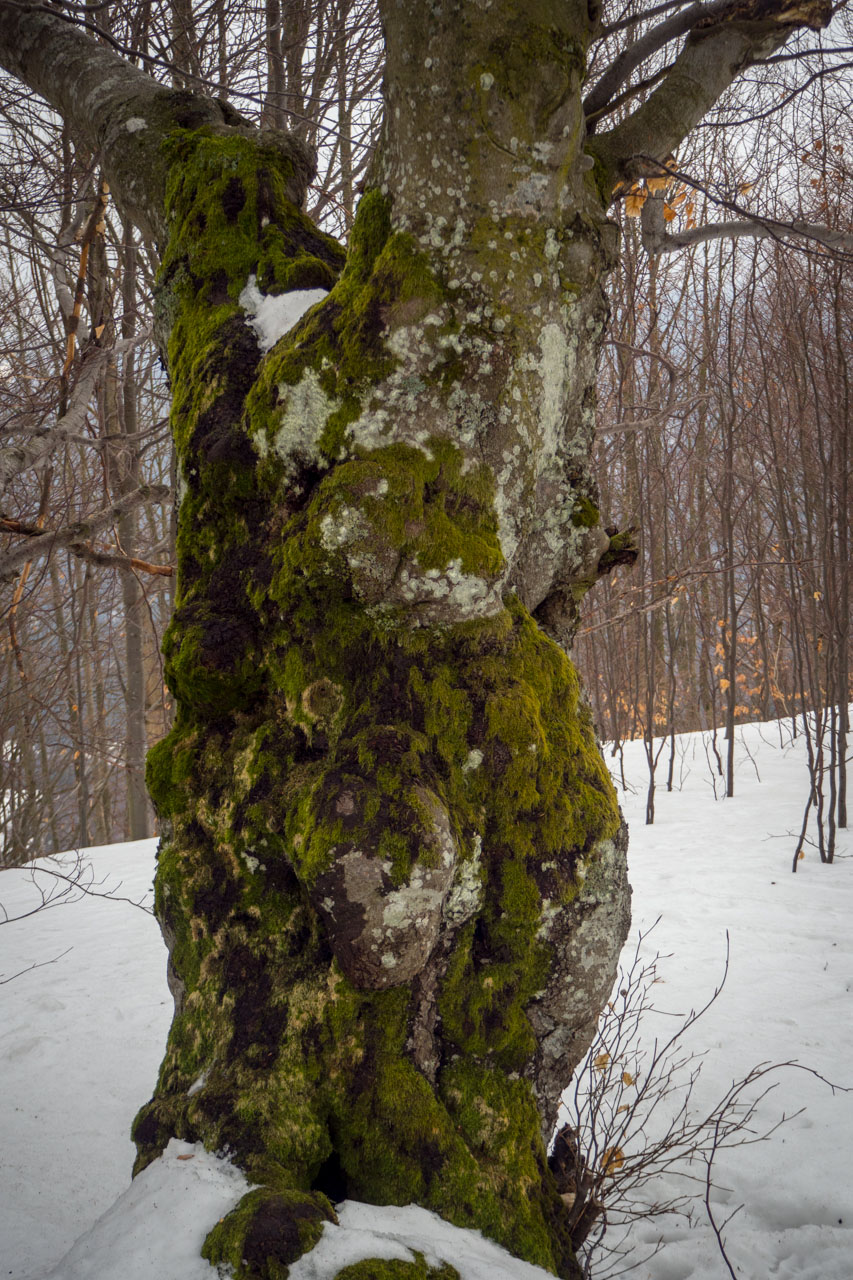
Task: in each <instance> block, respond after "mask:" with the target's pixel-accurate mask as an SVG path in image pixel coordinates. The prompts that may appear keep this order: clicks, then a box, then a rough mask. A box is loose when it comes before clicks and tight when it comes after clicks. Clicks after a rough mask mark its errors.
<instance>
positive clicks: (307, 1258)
mask: <svg viewBox="0 0 853 1280" xmlns="http://www.w3.org/2000/svg"><path fill="white" fill-rule="evenodd" d="M336 1211H337V1215H338V1223H339V1225H338V1226H334V1225H333V1224H332V1223H330V1222H327V1223H325V1224H324V1226H323V1234H322V1236H321V1237H320V1240H319V1242H318V1243H317V1245H316V1246H315V1247H314V1248H313V1249H312V1250H311V1252H310V1253H306V1254H304V1255H303V1256H302V1257H301V1258H300V1259H299V1260H298V1261H297V1262H295V1263H293V1265H292V1266H291V1268H290V1272H289V1280H333V1277H334V1276H336V1275H337V1274H338V1272H339V1271H341V1270H343V1268H344V1267H349V1266H352V1265H353V1264H354V1263H356V1262H363V1261H364V1260H365V1259H366V1258H385V1259H393V1258H398V1259H400V1260H401V1261H403V1262H413V1261H414V1255H415V1253H416V1252H417V1253H422V1254H423V1256H424V1258H425V1259H426V1262H427V1265H428V1266H430V1267H439V1266H441V1264H442V1263H444V1262H449V1263H450V1264H451V1265H452V1266H454V1267H455V1268H456V1270H457V1271H458V1272H459V1275H460V1277H461V1280H553V1278H552V1277H550V1274H549V1272H547V1271H543V1270H542V1268H541V1267H534V1266H531V1265H530V1263H529V1262H520V1261H519V1260H518V1258H513V1257H512V1255H511V1254H509V1253H507V1252H506V1250H505V1249H502V1248H501V1247H500V1245H497V1244H494V1243H493V1242H492V1241H491V1240H487V1239H486V1238H485V1236H483V1235H481V1234H480V1232H479V1231H469V1230H466V1229H464V1228H462V1227H454V1226H452V1225H451V1223H449V1222H445V1221H444V1219H443V1218H440V1217H439V1216H438V1214H436V1213H430V1212H429V1210H428V1209H421V1208H420V1207H419V1206H418V1205H415V1204H410V1205H406V1207H405V1208H397V1207H395V1206H394V1205H387V1206H384V1205H375V1204H360V1203H358V1202H357V1201H355V1200H345V1201H344V1202H343V1204H339V1205H336Z"/></svg>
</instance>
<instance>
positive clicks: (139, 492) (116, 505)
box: [0, 484, 172, 581]
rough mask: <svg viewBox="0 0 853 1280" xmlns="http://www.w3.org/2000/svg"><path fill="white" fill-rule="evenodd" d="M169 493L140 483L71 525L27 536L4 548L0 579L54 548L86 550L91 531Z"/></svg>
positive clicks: (157, 500) (0, 560) (103, 526)
mask: <svg viewBox="0 0 853 1280" xmlns="http://www.w3.org/2000/svg"><path fill="white" fill-rule="evenodd" d="M171 492H172V491H171V489H170V488H169V486H168V485H165V484H151V485H141V486H140V488H138V489H134V490H132V491H131V492H130V493H127V494H124V495H123V496H122V497H121V498H118V499H117V500H116V501H115V502H113V503H112V504H111V505H110V506H109V507H104V508H102V510H100V511H96V512H94V514H93V515H91V516H89V517H88V518H87V519H86V520H78V521H76V522H75V523H74V524H70V525H66V526H65V528H64V529H53V530H50V531H49V532H47V533H41V534H38V535H37V536H32V537H29V540H28V541H27V542H22V543H21V544H20V545H19V546H17V547H13V548H12V550H11V551H7V552H6V554H5V555H4V556H0V581H2V579H3V578H6V577H8V576H9V575H10V574H11V573H13V572H14V571H15V569H17V567H18V566H19V565H22V564H26V562H27V561H28V560H38V559H41V558H42V557H43V556H48V555H50V553H51V552H52V551H54V550H55V549H56V548H57V547H68V548H70V549H71V550H72V551H73V550H74V549H75V547H76V548H80V547H81V546H82V547H83V548H84V549H86V548H87V544H88V543H89V541H90V539H91V538H92V536H93V535H94V534H96V533H100V532H101V530H102V529H107V528H109V526H110V525H112V524H115V523H116V522H117V521H118V520H119V518H120V517H121V516H123V515H125V514H126V513H127V512H128V511H133V510H135V509H136V508H137V507H142V506H145V505H146V504H147V503H149V502H165V501H166V499H167V498H169V497H171ZM5 519H8V517H6V518H5ZM19 531H20V530H19Z"/></svg>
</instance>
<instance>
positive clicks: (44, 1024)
mask: <svg viewBox="0 0 853 1280" xmlns="http://www.w3.org/2000/svg"><path fill="white" fill-rule="evenodd" d="M742 739H743V740H742V744H741V746H740V749H739V765H738V773H737V781H736V795H735V797H734V798H733V799H731V800H722V799H715V798H714V791H713V786H712V783H711V774H710V771H709V767H708V763H707V758H706V755H707V753H706V745H705V743H704V742H703V739H702V736H701V735H690V736H687V737H685V738H684V739H681V740H680V741H679V756H678V761H677V767H676V787H677V788H679V789H677V790H675V791H674V792H673V793H672V794H667V793H666V792H665V790H659V791H658V794H657V817H656V822H655V825H654V826H653V827H646V826H644V825H643V817H644V806H645V795H644V785H645V783H644V769H645V765H644V759H643V754H642V746H641V744H629V745H628V746H627V747H626V753H625V755H626V774H627V777H628V781H629V784H631V785H632V786H633V787H634V788H635V790H633V791H630V790H629V792H628V793H627V794H626V795H625V796H624V798H623V805H624V808H625V812H626V816H627V817H628V820H629V822H630V824H631V832H632V834H631V850H630V854H629V859H630V868H631V879H632V883H633V885H634V933H633V935H632V939H631V940H630V941H629V944H628V947H627V948H626V955H628V954H629V953H630V954H632V953H633V950H634V946H635V942H636V930H637V929H638V928H640V929H647V928H648V927H649V926H650V925H651V924H652V923H653V922H654V920H655V919H656V918H657V917H658V916H659V915H660V916H661V917H662V918H661V920H660V923H659V924H658V926H657V928H656V929H655V930H654V932H653V934H652V935H651V937H650V938H649V939H648V940H647V943H646V949H647V952H649V953H652V954H653V953H654V951H660V952H661V953H662V955H664V956H666V955H668V954H670V953H671V958H669V959H663V960H661V962H660V964H659V968H658V972H659V975H660V977H661V978H662V979H663V981H662V982H661V983H660V984H659V985H658V986H657V987H656V988H655V989H654V993H655V1003H656V1005H657V1006H658V1007H659V1008H661V1009H664V1010H667V1011H670V1012H679V1013H686V1012H687V1011H688V1010H689V1009H690V1008H691V1007H695V1006H698V1005H700V1004H702V1003H703V1002H704V1000H705V999H706V998H707V997H708V996H709V995H710V994H711V992H712V991H713V989H714V986H715V985H716V984H717V982H718V980H719V978H720V976H721V973H722V969H723V963H724V958H725V948H726V941H725V935H726V931H727V930H728V932H729V935H730V939H731V963H730V969H729V976H728V981H727V983H726V986H725V989H724V991H723V993H722V995H721V997H720V999H719V1000H718V1001H717V1002H716V1004H715V1005H714V1006H713V1007H712V1009H711V1010H710V1011H709V1013H708V1014H707V1015H706V1016H705V1017H704V1018H703V1019H702V1020H701V1021H700V1022H699V1023H698V1024H697V1026H696V1027H695V1028H694V1029H693V1030H692V1032H691V1038H690V1041H689V1046H688V1047H689V1048H692V1049H695V1050H696V1051H707V1055H706V1058H705V1059H704V1065H703V1071H702V1076H701V1078H700V1080H699V1082H698V1084H697V1086H696V1089H695V1090H694V1099H693V1102H694V1105H696V1106H697V1107H698V1106H701V1105H702V1104H707V1105H711V1104H713V1102H715V1101H716V1100H717V1098H718V1097H719V1096H721V1095H722V1094H723V1093H724V1092H725V1090H726V1089H727V1088H728V1087H729V1085H730V1084H731V1082H732V1081H733V1080H736V1079H740V1078H741V1077H742V1076H744V1075H745V1074H746V1073H747V1072H748V1071H749V1070H750V1068H751V1067H752V1066H754V1065H755V1064H756V1063H758V1062H764V1061H776V1062H784V1061H788V1060H789V1059H793V1058H796V1059H797V1060H799V1061H800V1062H802V1063H804V1064H806V1065H809V1066H812V1067H815V1068H816V1069H817V1070H819V1071H820V1072H821V1073H822V1074H823V1075H825V1076H827V1077H829V1078H830V1079H832V1080H834V1081H836V1082H837V1083H840V1084H843V1085H853V1018H851V1002H853V929H851V920H853V873H852V871H853V863H851V861H850V860H849V855H850V854H851V852H853V847H851V841H850V838H849V836H848V835H847V834H846V833H844V834H843V838H842V842H841V846H842V847H841V850H840V852H841V853H842V854H845V855H846V856H845V857H844V858H840V859H839V860H838V861H837V862H836V864H835V865H834V866H831V867H827V866H821V864H820V863H819V861H818V859H817V854H816V853H815V852H814V851H812V850H809V851H808V852H807V856H806V858H805V859H804V861H802V862H800V864H799V870H798V873H797V875H796V876H794V875H792V874H791V872H790V864H791V856H792V852H793V849H794V844H795V837H796V833H797V832H798V831H799V826H800V819H801V813H802V807H803V803H804V801H805V787H806V775H805V769H804V765H803V760H802V751H801V745H802V740H800V741H798V742H797V743H795V744H791V743H790V741H789V738H788V735H787V734H783V735H782V738H781V741H780V732H779V729H778V727H777V726H775V725H768V726H757V725H753V726H748V727H746V728H745V729H744V730H743V731H742ZM659 776H660V777H661V779H664V778H665V768H664V764H663V762H662V764H661V767H660V770H659ZM717 790H718V794H720V788H719V780H718V786H717ZM153 853H154V842H153V841H140V842H137V843H136V844H129V845H117V846H112V847H109V848H104V849H97V850H91V851H87V856H88V857H90V858H91V863H92V866H93V869H94V873H95V878H96V880H100V879H101V878H102V877H105V878H106V883H104V884H103V885H101V886H97V885H96V886H93V887H96V888H98V887H99V888H100V890H101V891H104V890H106V889H108V888H110V887H113V886H117V885H118V882H119V881H121V887H120V888H119V889H118V890H117V892H118V893H119V895H121V896H122V897H127V898H131V899H134V900H136V899H139V898H140V897H141V896H142V895H143V894H144V892H145V890H146V889H147V888H148V886H149V885H150V880H151V874H152V869H153ZM46 865H47V866H50V865H52V864H51V863H47V864H46ZM41 878H42V880H43V881H44V877H41ZM37 902H38V893H37V891H36V889H35V888H34V886H33V884H32V882H31V879H30V875H29V873H28V872H25V871H5V872H2V873H0V903H2V904H3V906H4V907H5V909H6V911H7V912H8V914H9V915H10V916H14V915H17V914H19V913H20V912H22V911H24V910H27V909H29V908H30V907H32V906H34V905H36V903H37ZM68 948H71V949H70V950H68ZM31 965H39V966H41V967H38V968H30V967H29V966H31ZM22 970H23V971H24V972H20V971H22ZM15 974H19V975H20V976H17V977H15V978H14V980H13V981H5V980H6V979H8V978H9V977H11V976H12V975H15ZM0 983H3V985H0V1078H2V1081H3V1090H2V1094H0V1276H8V1277H11V1278H13V1280H23V1278H24V1277H28V1278H29V1280H46V1276H47V1275H48V1274H50V1276H51V1277H52V1280H84V1278H85V1280H115V1277H116V1276H117V1275H121V1276H122V1280H149V1278H150V1277H151V1276H154V1275H156V1276H158V1277H161V1278H162V1280H204V1277H205V1276H206V1275H211V1274H212V1272H211V1271H210V1269H209V1268H208V1267H207V1264H206V1263H203V1262H201V1261H200V1260H199V1258H198V1256H197V1251H198V1247H199V1243H200V1241H201V1239H203V1237H204V1235H205V1234H206V1232H207V1230H209V1228H210V1226H211V1225H212V1224H213V1223H214V1222H215V1221H216V1219H217V1218H219V1217H221V1216H222V1215H223V1213H224V1212H227V1210H228V1208H229V1207H230V1205H231V1204H233V1203H235V1202H236V1200H237V1199H238V1198H239V1196H240V1194H241V1192H242V1188H243V1186H244V1183H243V1181H242V1176H241V1175H240V1174H239V1173H238V1172H237V1171H236V1170H234V1169H232V1168H231V1166H230V1165H228V1163H227V1162H226V1161H223V1160H217V1159H216V1158H215V1157H213V1156H211V1155H209V1154H207V1153H205V1152H204V1151H203V1150H202V1149H201V1148H200V1147H195V1148H193V1147H189V1146H188V1145H187V1144H179V1143H172V1144H171V1145H170V1148H169V1150H168V1152H167V1153H166V1155H165V1156H164V1157H163V1159H162V1160H160V1161H157V1162H156V1163H155V1164H154V1165H152V1166H150V1168H149V1170H146V1171H145V1173H144V1174H143V1175H141V1176H140V1178H138V1179H137V1180H136V1182H135V1183H134V1184H133V1186H132V1188H130V1189H128V1182H129V1171H130V1165H131V1162H132V1158H133V1148H132V1145H131V1143H130V1140H129V1138H128V1136H127V1135H128V1130H129V1126H130V1122H131V1119H132V1117H133V1114H134V1113H135V1111H136V1109H137V1107H138V1106H139V1105H140V1104H141V1103H142V1102H143V1101H145V1100H146V1099H147V1098H148V1097H149V1096H150V1092H151V1089H152V1086H153V1083H154V1079H155V1076H156V1071H157V1066H158V1064H159V1059H160V1056H161V1053H162V1046H163V1042H164V1039H165V1035H166V1031H167V1028H168V1023H169V1018H170V1014H171V998H170V996H169V993H168V989H167V987H166V982H165V956H164V952H163V947H162V943H161V941H160V937H159V933H158V930H157V926H156V924H155V923H154V921H153V919H152V918H151V917H150V916H149V915H146V914H144V913H143V912H142V911H140V910H139V909H138V908H136V907H134V906H132V905H130V904H128V903H127V902H121V901H107V900H105V899H103V898H93V897H82V898H78V900H77V901H75V902H73V903H70V904H66V905H61V906H56V907H54V908H51V909H49V910H46V911H40V912H38V913H37V914H35V915H32V916H29V917H28V918H26V919H22V920H18V921H17V922H14V923H10V924H7V925H5V926H4V927H0ZM658 1023H659V1024H660V1025H658ZM670 1025H671V1020H667V1019H662V1020H661V1019H659V1020H658V1022H655V1020H654V1019H652V1020H650V1022H649V1024H648V1026H647V1028H646V1038H647V1039H648V1038H649V1037H651V1036H653V1035H654V1034H655V1032H656V1031H658V1030H659V1029H660V1030H668V1029H669V1028H670ZM803 1106H805V1107H806V1111H805V1112H804V1113H803V1114H802V1115H800V1116H798V1117H797V1118H795V1119H793V1120H791V1121H790V1122H789V1123H787V1124H786V1125H785V1126H783V1128H782V1129H780V1130H779V1131H778V1132H777V1133H776V1134H775V1135H774V1137H773V1138H772V1139H771V1140H770V1141H769V1142H767V1143H763V1144H758V1145H754V1146H747V1147H741V1148H738V1149H735V1150H733V1151H729V1152H725V1153H723V1155H722V1156H721V1157H719V1159H718V1162H717V1164H716V1165H715V1179H716V1183H717V1188H718V1189H717V1190H716V1191H715V1192H714V1198H713V1200H712V1204H713V1207H714V1209H715V1212H717V1214H718V1217H721V1218H724V1217H725V1215H726V1214H727V1213H730V1212H731V1211H732V1210H733V1209H735V1208H737V1206H739V1205H743V1208H742V1210H741V1211H740V1212H739V1213H738V1214H737V1216H736V1217H735V1218H734V1219H733V1221H732V1222H731V1224H730V1225H729V1227H728V1228H727V1230H726V1240H727V1249H728V1253H729V1257H730V1259H731V1262H732V1265H733V1266H734V1268H735V1272H736V1274H737V1275H738V1276H739V1277H743V1280H765V1277H768V1276H772V1277H774V1280H851V1276H853V1236H851V1234H850V1232H851V1226H853V1180H851V1178H850V1175H849V1152H850V1148H851V1145H853V1095H851V1094H842V1093H839V1094H836V1095H835V1096H833V1094H832V1093H831V1091H830V1090H829V1089H828V1088H827V1087H826V1086H825V1085H822V1084H821V1083H820V1082H819V1081H817V1080H815V1079H814V1078H812V1077H811V1076H807V1075H805V1074H804V1073H795V1072H791V1071H787V1072H785V1073H782V1075H780V1077H779V1084H778V1087H777V1089H776V1090H775V1091H774V1092H773V1093H772V1094H771V1095H770V1097H769V1098H768V1099H767V1100H766V1101H764V1102H763V1103H762V1104H761V1105H760V1108H759V1113H758V1116H757V1127H758V1128H769V1127H770V1126H771V1125H772V1124H773V1123H775V1122H776V1120H778V1119H779V1118H780V1116H781V1115H782V1113H783V1112H785V1113H788V1114H791V1113H793V1112H795V1111H797V1110H799V1108H801V1107H803ZM181 1156H184V1157H186V1156H190V1157H192V1158H191V1159H181V1158H180V1157H181ZM683 1189H684V1188H683V1184H682V1183H680V1182H676V1181H674V1180H673V1179H667V1180H665V1181H664V1182H663V1183H662V1184H661V1185H660V1186H659V1187H657V1188H651V1189H650V1190H649V1192H648V1194H650V1195H651V1194H652V1193H653V1192H655V1193H657V1192H659V1193H666V1192H668V1191H681V1190H683ZM117 1197H119V1199H118V1200H117V1199H116V1198H117ZM155 1205H156V1210H155V1207H154V1206H155ZM700 1210H701V1206H700ZM167 1214H168V1216H167ZM101 1215H103V1216H101ZM97 1219H99V1221H98V1222H97V1225H96V1226H95V1228H94V1230H90V1228H92V1224H93V1223H95V1222H96V1220H97ZM155 1226H156V1230H154V1229H153V1228H154V1227H155ZM86 1232H88V1234H87V1235H85V1236H83V1233H86ZM78 1236H83V1238H82V1239H81V1240H80V1241H79V1243H78V1244H77V1245H76V1246H75V1247H74V1248H73V1249H72V1250H71V1253H70V1254H68V1256H67V1257H65V1258H64V1260H63V1261H61V1262H59V1265H57V1262H58V1260H59V1259H63V1255H65V1254H66V1251H67V1250H68V1249H69V1248H70V1247H71V1246H72V1244H73V1242H74V1241H75V1239H76V1238H77V1237H78ZM119 1241H121V1243H119ZM406 1241H408V1242H409V1243H411V1244H413V1245H414V1246H415V1247H416V1248H419V1249H422V1250H423V1251H424V1252H425V1253H426V1254H427V1256H428V1257H432V1258H444V1257H448V1258H449V1259H450V1260H452V1261H453V1262H454V1265H457V1266H460V1261H461V1262H462V1263H463V1264H464V1267H465V1271H464V1274H465V1276H466V1280H530V1278H531V1277H532V1276H533V1275H535V1274H540V1275H541V1274H543V1273H541V1272H540V1273H537V1272H536V1270H535V1269H534V1268H529V1267H525V1266H523V1265H518V1264H515V1263H513V1262H511V1261H510V1260H508V1259H507V1256H506V1255H505V1254H501V1251H499V1250H497V1248H496V1246H493V1245H491V1244H490V1243H489V1242H486V1241H483V1240H482V1239H480V1238H479V1237H477V1236H476V1234H475V1233H471V1232H456V1231H455V1230H454V1229H453V1228H450V1227H448V1226H447V1225H446V1224H442V1223H440V1222H439V1221H438V1220H437V1219H435V1218H433V1217H432V1215H428V1214H426V1213H425V1212H424V1211H423V1210H419V1209H405V1210H398V1209H383V1210H380V1209H377V1208H375V1207H371V1206H357V1205H354V1204H352V1203H347V1205H346V1206H345V1207H344V1208H343V1209H342V1211H341V1226H340V1227H339V1228H332V1227H329V1228H327V1234H326V1235H325V1236H324V1238H323V1240H322V1241H321V1244H320V1245H319V1246H318V1249H317V1250H316V1251H315V1252H314V1254H312V1255H309V1257H307V1258H306V1259H304V1260H301V1261H300V1263H299V1264H298V1267H299V1270H297V1268H293V1269H292V1277H293V1280H327V1278H328V1277H330V1276H332V1275H333V1274H334V1270H335V1269H336V1268H337V1267H339V1266H340V1265H343V1264H344V1262H347V1261H351V1260H353V1258H354V1257H356V1256H365V1253H370V1252H371V1251H373V1252H375V1253H377V1254H378V1255H379V1256H404V1254H403V1253H402V1251H401V1250H402V1247H403V1244H404V1243H405V1242H406ZM631 1242H632V1243H633V1244H635V1245H636V1246H637V1248H638V1252H636V1253H635V1255H634V1260H636V1259H638V1258H642V1257H643V1256H644V1252H645V1253H648V1252H650V1251H651V1250H652V1249H653V1248H654V1247H655V1246H656V1244H658V1243H659V1242H662V1244H663V1247H662V1249H661V1250H660V1252H659V1253H658V1254H657V1255H656V1256H655V1257H654V1258H652V1259H651V1260H649V1261H648V1262H644V1263H641V1264H640V1265H639V1266H638V1268H637V1270H636V1271H635V1272H634V1274H635V1275H636V1276H638V1277H639V1278H640V1280H689V1278H692V1280H724V1277H726V1276H728V1275H729V1272H728V1270H727V1269H726V1266H725V1264H724V1263H723V1261H722V1259H721V1257H720V1255H719V1252H718V1250H717V1248H716V1244H715V1242H714V1239H713V1235H712V1232H711V1229H710V1226H709V1225H708V1223H707V1221H706V1219H705V1218H704V1216H703V1212H702V1211H699V1212H697V1214H696V1216H695V1219H694V1221H693V1222H692V1224H689V1223H686V1222H685V1221H684V1220H683V1219H657V1220H654V1221H648V1222H642V1223H640V1224H639V1225H637V1226H635V1227H634V1228H633V1230H632V1235H631ZM389 1250H391V1251H392V1253H391V1254H390V1255H389V1252H388V1251H389ZM395 1250H396V1251H397V1252H394V1251H395ZM600 1265H601V1270H600V1272H599V1274H602V1275H603V1274H604V1272H605V1271H606V1270H607V1267H608V1262H607V1260H606V1259H604V1258H602V1260H601V1264H600ZM54 1267H55V1270H52V1268H54ZM461 1269H462V1268H461V1266H460V1270H461Z"/></svg>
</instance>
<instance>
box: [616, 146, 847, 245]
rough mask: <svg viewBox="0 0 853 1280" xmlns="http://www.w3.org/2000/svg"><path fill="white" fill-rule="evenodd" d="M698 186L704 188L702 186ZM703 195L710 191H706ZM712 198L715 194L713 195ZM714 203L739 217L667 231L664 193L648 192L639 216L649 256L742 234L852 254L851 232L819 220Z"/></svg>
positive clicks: (677, 175) (685, 179)
mask: <svg viewBox="0 0 853 1280" xmlns="http://www.w3.org/2000/svg"><path fill="white" fill-rule="evenodd" d="M664 167H666V166H664ZM668 172H672V175H673V177H678V178H679V179H680V180H681V181H682V182H684V181H689V179H687V178H685V176H684V175H683V174H680V173H679V174H676V173H675V172H674V171H671V170H668ZM691 185H694V184H691ZM701 189H702V190H704V188H701ZM706 194H709V193H707V192H706ZM711 199H714V197H713V196H712V197H711ZM716 203H718V204H721V205H722V206H723V207H724V208H726V209H730V210H731V211H732V212H733V213H736V214H739V215H740V216H739V218H738V219H736V220H735V219H733V220H731V221H730V222H710V223H708V224H707V225H705V226H704V227H691V229H690V230H689V231H667V230H666V221H665V219H664V205H665V199H664V196H663V195H661V194H658V193H653V192H650V193H649V195H648V196H647V198H646V200H645V203H644V204H643V208H642V212H641V215H640V217H641V227H642V236H643V246H644V248H645V250H646V252H647V253H648V255H649V257H651V258H654V257H658V256H659V255H660V254H664V253H673V252H675V250H677V249H688V248H690V247H691V246H693V245H697V244H707V243H710V242H713V241H716V240H738V239H741V238H743V237H749V238H751V239H753V240H786V239H789V238H790V237H797V238H799V239H804V240H811V241H812V242H813V243H814V244H819V245H821V246H822V247H823V248H825V249H829V250H831V251H832V252H833V253H836V254H845V255H846V254H853V232H850V231H837V230H835V228H833V227H827V226H823V225H822V224H821V223H819V222H804V221H803V220H802V219H796V220H794V221H791V222H783V221H780V220H779V219H777V218H764V217H761V216H759V215H753V214H749V213H748V211H747V210H745V209H743V208H741V206H740V205H737V204H734V203H732V202H731V201H728V200H717V201H716Z"/></svg>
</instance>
